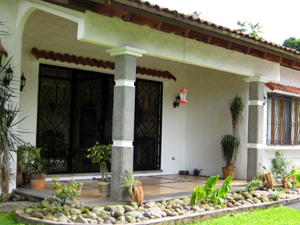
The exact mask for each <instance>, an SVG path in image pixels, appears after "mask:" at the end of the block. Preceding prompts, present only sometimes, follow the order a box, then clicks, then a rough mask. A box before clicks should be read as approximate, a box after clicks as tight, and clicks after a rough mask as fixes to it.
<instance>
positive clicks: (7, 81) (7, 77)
mask: <svg viewBox="0 0 300 225" xmlns="http://www.w3.org/2000/svg"><path fill="white" fill-rule="evenodd" d="M13 76H14V71H13V70H12V69H11V68H10V65H9V68H8V69H7V70H6V72H5V77H4V78H3V80H2V83H3V85H4V86H5V87H7V86H9V84H10V82H11V80H12V79H13Z"/></svg>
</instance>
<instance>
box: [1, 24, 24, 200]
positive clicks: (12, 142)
mask: <svg viewBox="0 0 300 225" xmlns="http://www.w3.org/2000/svg"><path fill="white" fill-rule="evenodd" d="M3 27H4V24H3V23H2V22H1V21H0V38H1V37H8V36H9V34H8V33H7V32H6V31H3V30H2V29H3ZM10 61H11V58H9V59H6V55H5V53H4V52H0V77H2V78H3V77H4V75H5V72H6V70H7V68H8V65H9V63H10ZM1 80H2V79H1ZM14 97H15V93H14V90H12V89H11V88H9V87H7V86H5V85H4V84H3V83H2V82H0V189H1V198H2V199H4V200H6V199H7V198H8V192H9V181H10V178H11V177H12V176H11V175H12V174H15V173H14V171H15V170H16V168H14V166H13V165H12V164H11V162H13V158H12V156H13V155H12V153H13V152H14V151H15V146H16V145H17V144H22V143H23V142H22V140H21V139H20V138H19V137H18V136H17V134H16V133H15V132H14V130H13V128H14V127H15V126H16V125H17V124H18V123H19V122H21V121H22V120H19V121H17V115H18V112H19V107H18V106H17V105H16V104H15V103H14V102H13V98H14Z"/></svg>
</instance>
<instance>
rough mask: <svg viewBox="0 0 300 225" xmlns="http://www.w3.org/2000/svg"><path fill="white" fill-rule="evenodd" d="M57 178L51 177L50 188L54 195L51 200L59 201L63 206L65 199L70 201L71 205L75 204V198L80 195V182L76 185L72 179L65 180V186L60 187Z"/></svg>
mask: <svg viewBox="0 0 300 225" xmlns="http://www.w3.org/2000/svg"><path fill="white" fill-rule="evenodd" d="M58 180H59V176H58V175H57V176H56V177H52V183H51V184H52V187H53V189H54V192H55V194H56V195H53V199H56V198H58V199H61V200H62V201H63V203H64V204H65V203H66V201H67V199H70V200H71V201H72V202H73V203H75V202H76V198H77V196H78V195H80V194H81V189H82V185H83V184H82V182H81V183H77V182H76V181H75V180H74V177H72V179H71V180H69V179H68V180H67V182H68V184H67V185H61V184H60V183H59V182H58Z"/></svg>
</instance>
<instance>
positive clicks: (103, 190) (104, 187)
mask: <svg viewBox="0 0 300 225" xmlns="http://www.w3.org/2000/svg"><path fill="white" fill-rule="evenodd" d="M98 188H99V196H100V197H104V198H107V197H110V182H98Z"/></svg>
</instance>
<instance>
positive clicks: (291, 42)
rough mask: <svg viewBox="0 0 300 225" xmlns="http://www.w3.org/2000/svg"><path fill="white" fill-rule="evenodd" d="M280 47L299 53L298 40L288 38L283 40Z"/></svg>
mask: <svg viewBox="0 0 300 225" xmlns="http://www.w3.org/2000/svg"><path fill="white" fill-rule="evenodd" d="M282 45H283V46H285V47H288V48H291V49H295V50H297V51H300V39H297V38H295V37H290V38H288V39H286V40H284V42H283V44H282Z"/></svg>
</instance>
